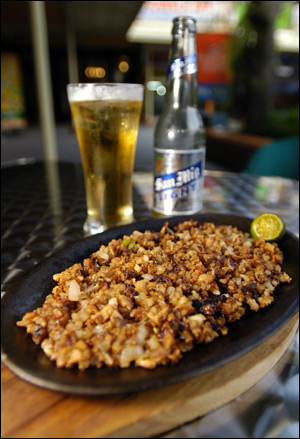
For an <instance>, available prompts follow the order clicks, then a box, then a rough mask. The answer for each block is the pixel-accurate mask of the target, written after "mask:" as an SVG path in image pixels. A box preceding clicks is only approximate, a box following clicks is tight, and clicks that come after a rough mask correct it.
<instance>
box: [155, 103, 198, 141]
mask: <svg viewBox="0 0 300 439" xmlns="http://www.w3.org/2000/svg"><path fill="white" fill-rule="evenodd" d="M204 139H205V127H204V123H203V120H202V117H201V115H200V113H199V110H198V108H197V107H189V108H186V109H176V110H174V111H172V110H170V111H169V112H166V111H164V112H163V113H162V114H161V115H160V117H159V119H158V122H157V125H156V128H155V144H156V145H157V144H162V143H164V144H172V143H178V142H184V143H185V144H186V143H189V144H191V143H192V144H194V143H198V142H201V143H203V142H204Z"/></svg>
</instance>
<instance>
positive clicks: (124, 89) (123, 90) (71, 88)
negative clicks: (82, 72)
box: [67, 83, 144, 102]
mask: <svg viewBox="0 0 300 439" xmlns="http://www.w3.org/2000/svg"><path fill="white" fill-rule="evenodd" d="M67 93H68V99H69V102H81V101H95V100H113V101H114V100H118V101H119V100H122V101H142V100H143V93H144V86H143V85H140V84H118V83H105V84H101V83H96V84H89V83H86V84H68V85H67Z"/></svg>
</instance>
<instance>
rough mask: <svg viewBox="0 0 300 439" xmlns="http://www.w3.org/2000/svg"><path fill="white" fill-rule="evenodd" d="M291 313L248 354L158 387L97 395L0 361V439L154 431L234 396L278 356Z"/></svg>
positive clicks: (288, 336) (291, 331)
mask: <svg viewBox="0 0 300 439" xmlns="http://www.w3.org/2000/svg"><path fill="white" fill-rule="evenodd" d="M298 319H299V315H298V314H297V315H295V316H294V317H293V318H292V319H291V320H290V321H289V322H288V323H287V324H286V325H285V326H284V327H283V328H282V329H281V330H279V331H278V332H277V333H276V334H274V335H273V336H272V337H270V338H269V339H268V340H267V341H265V342H264V343H262V344H261V345H260V346H258V347H257V348H255V349H253V350H252V351H250V352H249V353H248V354H246V355H244V356H242V357H241V358H239V359H237V360H235V361H233V362H231V363H230V364H228V365H225V366H223V367H220V368H218V369H216V370H214V371H212V372H209V373H207V374H205V375H202V376H199V377H197V378H193V379H191V380H188V381H186V382H184V383H179V384H174V385H171V386H167V387H164V388H162V389H158V390H150V391H147V392H141V393H133V394H126V395H117V396H111V397H110V396H109V397H99V398H85V397H77V396H69V395H64V394H60V393H56V392H52V391H50V390H44V389H40V388H38V387H35V386H33V385H31V384H28V383H26V382H25V381H22V380H21V379H19V378H17V377H16V376H15V375H14V374H13V373H12V372H10V371H9V370H8V369H7V368H6V367H5V366H3V365H2V378H1V386H2V417H1V419H2V435H1V436H2V437H3V438H20V437H22V438H49V437H54V438H78V437H80V438H95V437H97V438H99V437H106V438H107V437H119V438H120V437H122V438H134V437H150V436H155V435H156V436H157V435H159V434H162V433H163V432H166V431H168V430H170V429H172V428H175V427H177V426H179V425H181V424H183V423H185V422H188V421H191V420H193V419H195V418H197V417H199V416H203V415H205V414H207V413H209V412H210V411H212V410H215V409H217V408H219V407H221V406H223V405H224V404H226V403H228V402H229V401H231V400H233V399H234V398H236V397H238V396H239V395H241V394H242V393H244V392H245V391H247V390H248V389H250V387H252V386H253V385H254V384H256V383H257V382H258V381H259V380H260V379H261V378H262V377H263V376H264V375H266V374H267V372H269V371H270V370H271V369H272V368H273V367H274V366H275V365H276V363H277V362H278V361H279V359H280V358H281V357H282V356H283V354H284V353H285V352H286V350H287V348H288V346H289V345H290V343H291V341H292V339H293V337H294V335H295V332H296V331H297V328H298Z"/></svg>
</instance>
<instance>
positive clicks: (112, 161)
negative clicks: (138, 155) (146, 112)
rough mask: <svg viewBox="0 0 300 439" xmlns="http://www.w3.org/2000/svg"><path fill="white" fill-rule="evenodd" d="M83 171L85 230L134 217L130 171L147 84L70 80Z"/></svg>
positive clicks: (98, 229) (99, 229)
mask: <svg viewBox="0 0 300 439" xmlns="http://www.w3.org/2000/svg"><path fill="white" fill-rule="evenodd" d="M67 93H68V100H69V103H70V107H71V112H72V116H73V120H74V126H75V130H76V134H77V139H78V143H79V148H80V154H81V161H82V168H83V174H84V182H85V190H86V202H87V219H86V221H85V223H84V227H83V228H84V231H85V234H86V235H92V234H95V233H100V232H102V231H104V230H106V229H108V228H111V227H115V226H119V225H123V224H129V223H131V222H133V221H134V217H133V204H132V174H133V167H134V157H135V149H136V141H137V135H138V127H139V121H140V114H141V109H142V103H143V94H144V86H143V85H140V84H114V83H113V84H110V83H96V84H88V83H86V84H68V85H67Z"/></svg>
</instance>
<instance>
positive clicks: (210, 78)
mask: <svg viewBox="0 0 300 439" xmlns="http://www.w3.org/2000/svg"><path fill="white" fill-rule="evenodd" d="M230 37H231V35H230V34H216V33H214V34H212V33H201V34H197V36H196V45H197V57H198V83H199V84H220V83H222V84H224V83H228V82H230V80H231V75H230V73H229V68H228V57H227V53H228V51H227V46H228V42H229V38H230Z"/></svg>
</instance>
